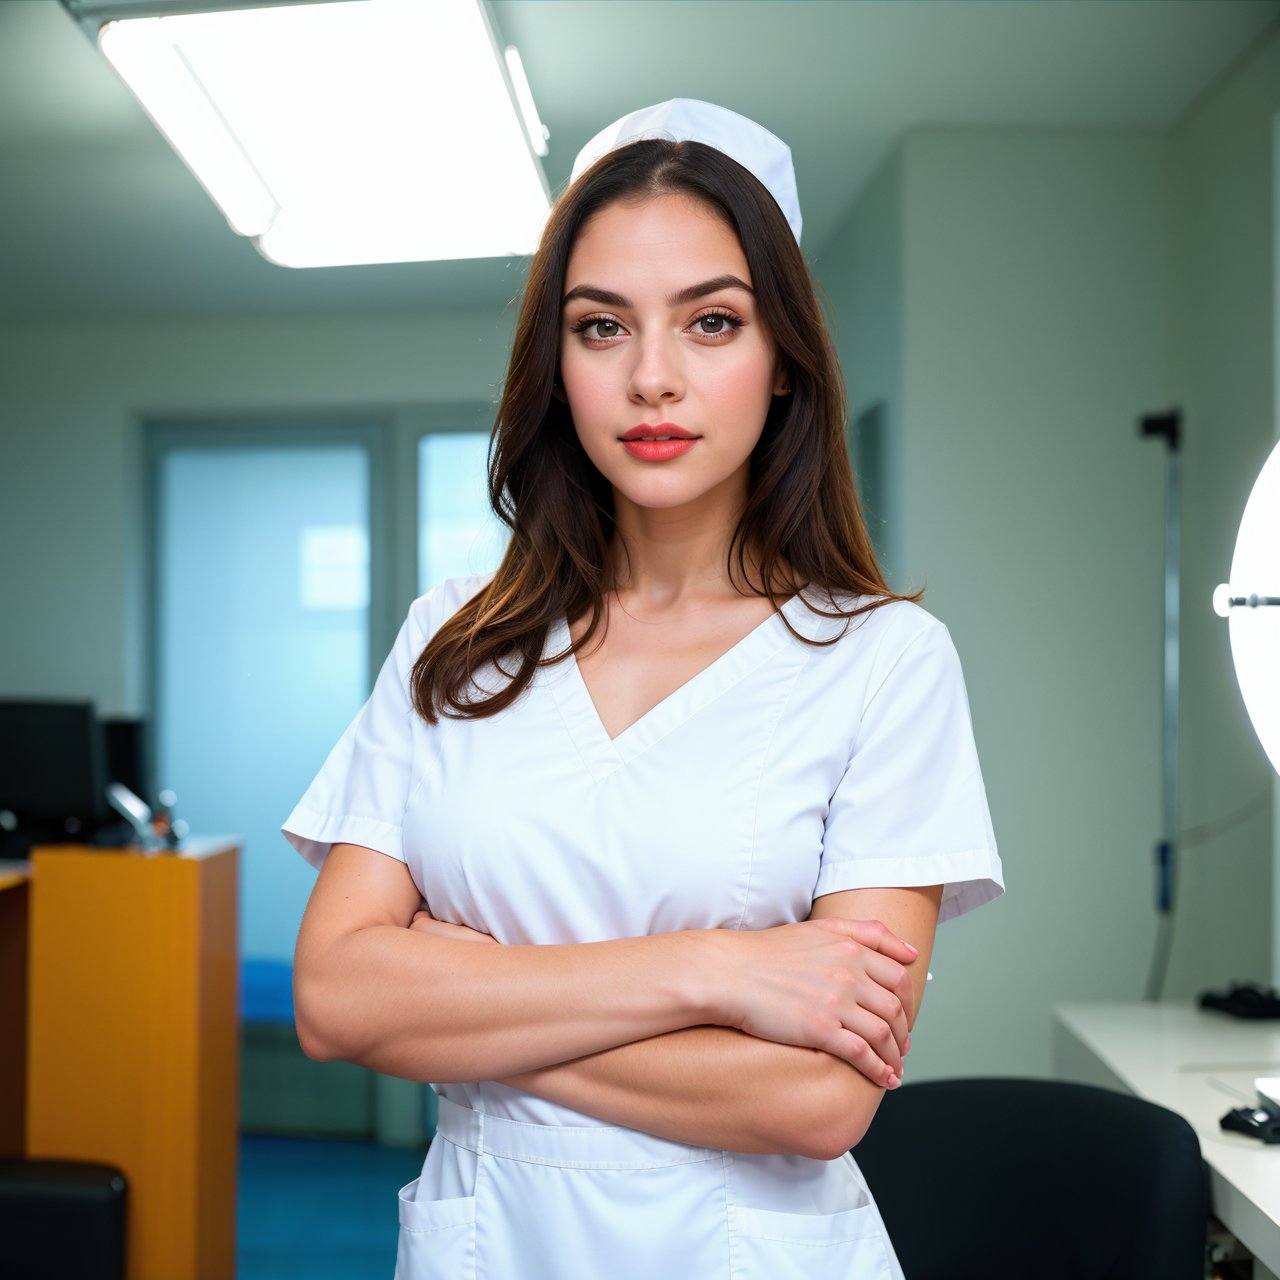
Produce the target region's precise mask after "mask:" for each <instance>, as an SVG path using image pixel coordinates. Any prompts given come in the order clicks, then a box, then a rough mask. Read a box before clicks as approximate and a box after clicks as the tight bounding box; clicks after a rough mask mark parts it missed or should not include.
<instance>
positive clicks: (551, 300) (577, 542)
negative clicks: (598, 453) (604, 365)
mask: <svg viewBox="0 0 1280 1280" xmlns="http://www.w3.org/2000/svg"><path fill="white" fill-rule="evenodd" d="M658 195H685V196H691V197H693V198H694V199H696V200H699V201H701V202H702V203H703V204H704V205H706V206H707V207H708V208H710V209H711V210H712V211H713V212H715V213H716V214H717V215H718V216H719V217H721V218H722V219H723V220H724V221H725V222H726V223H727V224H728V225H729V226H730V227H731V228H732V229H733V231H734V232H735V233H736V234H737V237H738V240H739V242H740V243H741V245H742V248H743V252H744V255H745V257H746V260H747V265H748V267H749V268H750V271H751V283H752V286H753V288H754V289H755V294H756V303H757V307H758V311H759V314H760V316H761V318H762V320H763V322H764V324H765V326H766V328H767V330H768V332H769V333H770V334H771V335H772V337H773V339H774V341H775V342H776V344H777V348H778V355H779V357H780V359H781V360H782V361H783V362H784V366H785V367H786V368H787V369H788V370H789V372H790V375H791V376H790V383H791V387H792V391H791V394H790V395H788V396H778V397H775V398H774V400H773V402H772V405H771V406H770V408H769V411H768V414H767V416H766V418H765V424H764V429H763V432H762V434H761V436H760V440H759V443H758V444H757V445H756V448H755V450H754V451H753V453H752V455H751V459H750V462H749V466H748V474H749V480H748V497H747V502H746V506H745V508H744V510H743V512H742V515H741V517H740V519H739V521H738V524H737V528H736V530H735V532H734V536H733V540H732V542H731V543H730V548H729V564H728V570H729V575H730V580H731V581H732V582H734V585H735V587H736V588H737V589H738V590H739V592H740V593H741V594H743V595H755V596H767V597H768V599H769V600H770V602H771V603H772V604H773V606H774V608H775V609H777V608H778V607H779V605H780V604H781V603H783V602H785V600H786V598H787V597H788V596H791V595H794V594H795V592H796V591H798V590H800V589H801V588H802V587H804V586H805V585H806V584H810V583H812V584H813V586H814V587H815V588H819V589H825V591H826V593H827V595H828V597H829V602H830V604H831V607H832V612H830V613H828V612H827V611H826V610H825V609H814V612H817V613H821V614H822V615H823V616H824V617H832V618H837V617H843V618H846V619H853V618H855V617H857V616H858V615H859V614H862V613H866V612H868V611H869V610H871V609H875V608H879V607H880V606H882V605H884V604H887V603H888V602H889V601H891V600H910V601H912V602H917V601H919V599H920V598H921V596H922V595H923V591H919V592H916V593H915V594H914V595H895V594H894V593H893V592H891V591H890V590H889V588H888V587H887V586H886V585H885V581H884V577H883V575H882V574H881V572H880V568H879V565H878V564H877V562H876V556H875V551H874V548H873V547H872V544H871V539H870V537H869V536H868V534H867V528H866V524H865V523H864V521H863V518H862V512H861V509H860V508H859V505H858V494H857V489H856V488H855V486H854V482H853V472H852V470H851V469H850V465H849V458H848V454H847V452H846V450H845V442H844V432H845V421H846V418H847V415H848V405H847V401H846V395H845V387H844V378H843V376H842V374H841V371H840V365H839V361H838V360H837V358H836V353H835V348H834V347H833V345H832V342H831V338H830V336H829V335H828V332H827V327H826V324H825V321H824V318H823V314H822V310H821V307H820V306H819V303H818V299H817V295H816V293H815V290H814V286H813V282H812V280H811V278H810V275H809V269H808V267H807V265H806V263H805V260H804V258H803V256H802V255H801V252H800V246H799V244H798V243H797V242H796V238H795V236H794V234H793V233H792V231H791V228H790V226H789V225H788V223H787V220H786V218H785V217H784V216H783V213H782V210H781V209H780V208H779V207H778V204H777V202H776V201H775V200H774V198H773V196H772V195H770V193H769V191H768V189H767V188H766V187H765V186H764V185H763V184H762V183H761V182H760V181H759V179H757V178H756V177H755V175H754V174H752V173H751V172H750V171H749V170H747V169H745V168H743V166H741V165H740V164H738V163H737V161H735V160H732V159H730V158H729V157H728V156H726V155H725V154H724V153H723V152H721V151H718V150H716V149H715V148H713V147H709V146H706V145H704V144H703V143H700V142H670V141H664V140H661V139H645V140H643V141H638V142H633V143H630V144H628V145H626V146H624V147H620V148H618V149H617V150H615V151H612V152H610V153H609V154H607V155H605V156H602V157H601V158H600V159H599V160H597V161H596V162H595V164H593V165H592V166H591V167H590V168H589V169H587V170H586V171H585V172H584V173H583V174H581V175H580V176H579V178H578V179H577V181H576V182H574V183H572V185H570V186H569V187H568V188H567V189H566V190H565V191H564V192H563V193H562V194H561V195H560V197H559V198H558V199H557V201H556V203H555V206H554V207H553V209H552V211H551V215H550V217H549V218H548V220H547V223H546V226H545V227H544V229H543V232H542V238H541V241H540V243H539V245H538V249H537V252H536V253H535V254H534V256H533V261H532V264H531V265H530V268H529V275H528V279H527V281H526V283H525V288H524V293H523V297H522V300H521V304H520V314H519V320H518V322H517V325H516V331H515V339H514V341H513V343H512V348H511V360H510V363H509V365H508V368H507V376H506V380H505V382H504V384H503V392H502V398H501V401H500V403H499V406H498V414H497V419H496V422H495V424H494V428H493V434H492V436H491V438H490V442H489V500H490V503H491V505H492V507H493V509H494V511H495V512H496V514H497V515H498V517H499V519H501V520H502V522H503V523H504V524H506V525H507V526H508V527H509V528H510V530H511V538H510V542H509V543H508V546H507V549H506V553H505V554H504V556H503V558H502V563H501V564H500V565H499V567H498V570H497V572H496V573H495V575H494V577H493V579H492V581H491V582H490V583H489V584H488V585H487V586H485V587H484V588H483V589H482V590H481V591H479V592H478V593H477V594H476V595H475V596H474V597H473V598H472V599H471V600H469V601H468V602H467V603H466V604H464V605H463V606H462V607H461V608H460V609H459V610H458V611H457V612H456V613H455V614H454V615H453V616H452V617H451V618H449V619H448V620H447V621H446V622H445V623H444V624H443V625H442V626H441V627H440V629H439V630H438V631H437V632H436V634H435V635H434V636H432V637H431V640H430V641H429V643H428V644H427V646H426V648H425V649H423V651H422V653H421V654H420V655H419V657H418V659H417V661H416V662H415V663H414V667H413V671H412V675H411V685H412V691H413V705H414V708H415V710H416V711H417V712H418V714H419V715H421V716H422V717H423V718H424V719H425V720H426V721H428V722H429V723H430V724H435V723H436V722H437V718H438V716H440V715H445V716H449V717H451V718H459V719H462V718H472V717H474V718H480V717H484V716H491V715H495V714H497V713H498V712H499V711H502V710H503V709H504V708H505V707H507V706H509V705H510V704H511V703H512V702H514V701H515V700H516V698H518V697H519V696H520V694H521V693H522V692H523V691H524V690H525V689H526V688H527V687H528V685H529V682H530V681H531V680H532V679H533V676H534V673H535V672H536V670H537V669H538V667H539V666H543V665H551V664H554V663H557V662H563V661H564V660H566V659H567V658H568V656H569V654H570V653H575V654H576V652H577V650H578V649H579V648H580V647H582V646H583V645H585V644H586V643H587V642H588V641H589V640H590V639H591V638H592V636H593V635H594V634H595V632H596V629H597V628H598V627H599V625H600V624H601V622H602V620H604V619H605V612H604V594H605V591H606V590H607V587H608V583H607V581H606V575H607V573H608V554H609V546H610V542H611V540H612V539H613V537H614V533H615V522H614V514H613V492H612V489H611V488H610V486H609V483H608V482H607V481H606V480H605V478H604V477H603V476H602V475H601V474H600V472H599V471H598V470H597V469H596V467H595V465H594V464H593V463H592V462H591V460H590V459H589V458H588V457H587V454H586V452H585V451H584V450H583V448H582V446H581V444H580V443H579V442H578V438H577V434H576V432H575V431H574V427H573V419H572V417H571V416H570V413H569V406H568V404H567V403H565V402H564V401H563V400H562V399H560V398H558V397H557V395H555V394H554V392H555V391H556V390H558V389H559V388H558V376H557V374H558V365H559V351H560V326H561V295H562V294H563V292H564V285H565V273H566V270H567V267H568V262H569V256H570V253H571V251H572V249H573V245H574V242H575V240H576V238H577V236H578V233H579V232H580V230H581V229H582V227H583V226H584V225H585V224H586V222H587V220H588V219H589V218H590V217H591V216H592V215H593V214H595V213H597V212H599V211H600V210H601V209H603V208H605V207H606V206H607V205H610V204H613V203H614V202H616V201H624V202H627V203H635V204H639V203H642V202H643V201H645V200H647V199H650V198H652V197H654V196H658ZM621 550H622V551H623V553H624V554H625V547H622V548H621ZM748 551H750V552H751V553H752V554H753V556H754V558H755V561H756V567H757V568H758V569H759V575H760V579H761V581H760V582H759V583H753V582H751V581H750V576H749V574H748V569H747V557H748ZM735 561H736V566H737V576H736V577H735V575H734V567H735ZM739 583H741V584H742V585H739ZM836 593H843V594H848V595H853V596H862V597H867V599H865V600H863V601H860V602H859V603H858V606H857V607H856V608H853V609H851V610H843V609H841V608H840V606H839V604H838V603H837V602H836V601H835V599H834V598H833V597H834V595H835V594H836ZM806 603H807V604H808V605H809V607H810V608H811V609H813V605H812V603H810V602H808V601H806ZM824 603H826V601H824ZM587 609H590V611H591V623H590V626H589V627H588V628H587V631H586V633H585V635H584V636H583V637H582V639H581V640H579V641H578V643H577V644H571V645H570V647H569V648H568V649H566V650H565V651H564V652H563V653H560V654H555V655H552V656H550V657H548V658H546V659H543V657H542V653H543V648H544V646H545V644H546V638H547V633H548V630H549V628H550V627H551V626H552V624H553V623H555V622H558V621H559V620H561V619H562V618H563V619H569V620H572V619H574V618H577V617H579V616H580V615H581V614H582V613H583V612H584V611H585V610H587ZM781 616H782V618H783V621H784V623H785V624H786V626H787V629H788V630H790V631H791V633H792V634H793V635H794V636H796V638H797V639H798V640H801V641H803V642H804V643H807V644H831V643H834V640H835V639H838V638H839V636H836V637H834V638H833V639H829V640H825V641H821V640H809V639H808V638H807V637H805V636H802V635H800V634H799V633H798V632H796V630H795V628H794V627H792V626H791V623H790V622H789V621H788V620H787V617H786V615H785V614H782V615H781ZM847 629H848V623H846V625H845V628H844V630H847ZM840 634H841V635H843V634H844V631H843V630H842V631H841V633H840ZM500 660H501V661H500ZM486 663H493V664H494V666H495V667H497V669H498V671H500V672H501V674H502V675H503V676H505V677H506V679H507V683H506V684H505V686H504V687H502V688H501V690H500V691H498V692H496V693H494V692H493V691H492V690H491V689H487V688H484V687H481V686H480V685H479V684H477V683H476V682H475V680H474V678H473V676H474V673H476V672H478V671H479V670H480V669H481V668H482V667H483V666H484V665H485V664H486ZM486 683H488V682H486ZM477 695H479V696H477Z"/></svg>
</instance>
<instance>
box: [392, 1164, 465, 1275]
mask: <svg viewBox="0 0 1280 1280" xmlns="http://www.w3.org/2000/svg"><path fill="white" fill-rule="evenodd" d="M417 1190H418V1179H417V1178H415V1179H414V1180H413V1181H412V1182H411V1183H409V1185H408V1186H406V1187H401V1188H400V1193H399V1199H400V1239H399V1243H398V1244H397V1246H396V1274H395V1280H473V1277H474V1276H475V1273H476V1198H475V1196H459V1197H457V1198H456V1199H453V1200H415V1199H414V1196H415V1194H416V1193H417Z"/></svg>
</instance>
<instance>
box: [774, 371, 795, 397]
mask: <svg viewBox="0 0 1280 1280" xmlns="http://www.w3.org/2000/svg"><path fill="white" fill-rule="evenodd" d="M773 394H774V395H775V396H788V395H790V394H791V373H790V371H789V370H788V369H786V368H784V367H783V366H782V365H779V366H778V369H777V372H776V373H775V374H774V377H773Z"/></svg>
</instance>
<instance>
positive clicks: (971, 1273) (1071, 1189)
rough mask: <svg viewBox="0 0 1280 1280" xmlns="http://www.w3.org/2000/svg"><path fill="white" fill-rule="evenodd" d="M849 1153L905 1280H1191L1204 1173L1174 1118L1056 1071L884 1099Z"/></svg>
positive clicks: (1188, 1135)
mask: <svg viewBox="0 0 1280 1280" xmlns="http://www.w3.org/2000/svg"><path fill="white" fill-rule="evenodd" d="M853 1156H854V1159H855V1160H857V1162H858V1166H859V1168H861V1169H862V1171H863V1174H864V1175H865V1177H866V1179H867V1183H868V1185H869V1186H870V1188H871V1193H872V1195H873V1196H874V1197H875V1199H876V1202H877V1203H878V1204H879V1206H880V1212H881V1214H882V1215H883V1217H884V1221H885V1225H886V1227H887V1228H888V1231H889V1236H890V1238H891V1239H892V1240H893V1243H894V1247H895V1249H896V1250H897V1253H898V1257H899V1260H900V1261H901V1263H902V1268H903V1271H904V1272H905V1273H906V1276H907V1280H1202V1278H1203V1276H1204V1253H1205V1236H1206V1229H1207V1221H1208V1214H1209V1182H1208V1174H1207V1171H1206V1169H1205V1166H1204V1163H1203V1161H1202V1160H1201V1157H1200V1144H1199V1141H1198V1140H1197V1138H1196V1135H1195V1131H1194V1130H1193V1129H1192V1128H1191V1126H1190V1125H1189V1124H1188V1123H1187V1122H1186V1121H1185V1120H1184V1119H1183V1118H1182V1117H1181V1116H1179V1115H1175V1114H1174V1113H1173V1112H1172V1111H1167V1110H1165V1108H1163V1107H1159V1106H1156V1105H1155V1104H1154V1103H1150V1102H1145V1101H1143V1100H1142V1099H1140V1098H1134V1097H1130V1096H1129V1095H1128V1094H1122V1093H1114V1092H1112V1091H1111V1090H1108V1089H1097V1088H1094V1087H1092V1086H1090V1085H1080V1084H1068V1083H1066V1082H1063V1081H1057V1080H1015V1079H974V1080H937V1081H927V1082H924V1083H921V1084H909V1085H904V1086H903V1087H902V1088H901V1089H897V1090H895V1091H894V1092H892V1093H890V1094H888V1095H886V1097H885V1098H884V1100H883V1101H882V1102H881V1104H880V1110H879V1111H878V1112H877V1114H876V1118H875V1120H874V1121H873V1122H872V1125H871V1129H870V1131H869V1132H868V1134H867V1135H866V1137H865V1138H864V1139H863V1140H862V1142H861V1143H859V1145H858V1146H857V1147H856V1148H855V1149H854V1152H853Z"/></svg>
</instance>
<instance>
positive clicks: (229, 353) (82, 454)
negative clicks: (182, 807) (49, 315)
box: [0, 312, 513, 715]
mask: <svg viewBox="0 0 1280 1280" xmlns="http://www.w3.org/2000/svg"><path fill="white" fill-rule="evenodd" d="M512 323H513V319H512V316H511V315H510V313H504V314H496V313H488V312H486V313H484V314H482V315H467V314H457V313H450V314H448V315H437V314H423V315H417V314H377V315H346V316H325V317H281V318H275V319H264V318H251V319H248V318H246V319H223V320H205V321H198V322H197V321H190V320H184V321H173V322H157V323H128V324H126V323H115V324H93V325H29V326H20V327H10V328H0V539H2V541H0V545H2V546H3V554H0V601H3V610H4V615H5V617H6V618H7V619H8V620H9V622H8V625H6V626H4V627H0V693H6V694H26V693H29V694H33V695H51V696H61V697H86V698H93V699H94V700H95V701H96V702H97V704H98V709H99V711H100V713H102V714H106V715H110V714H129V713H138V712H144V711H146V710H147V707H146V696H147V695H146V689H147V681H146V670H145V664H146V662H147V656H148V655H147V648H146V646H147V627H148V622H147V602H146V600H145V598H144V596H145V588H144V579H143V569H144V566H145V564H146V549H145V545H144V528H143V510H142V504H143V499H144V457H143V447H142V428H141V426H140V425H139V423H140V421H141V420H143V419H146V418H157V417H173V418H181V419H198V418H202V417H204V418H210V419H214V420H217V419H219V418H224V419H227V420H235V421H243V420H246V419H255V418H260V419H263V420H270V419H295V420H301V421H305V420H307V419H309V418H311V419H317V420H321V419H332V418H334V417H347V418H352V417H360V416H361V415H362V414H364V415H368V416H371V417H374V418H378V419H384V420H387V421H388V422H389V426H390V430H391V433H392V436H393V448H392V452H391V457H390V460H389V461H390V466H391V468H392V471H393V474H392V475H391V476H389V477H388V481H389V483H390V485H391V486H392V487H393V488H394V489H395V492H396V495H397V497H398V499H399V502H398V517H399V527H398V529H397V533H396V537H395V538H394V540H393V544H394V545H393V546H392V547H391V553H392V564H391V571H390V577H391V590H390V592H389V599H388V601H387V608H386V613H387V616H386V617H384V618H381V619H375V623H374V625H375V630H376V631H377V632H378V633H379V634H380V637H381V639H380V640H379V636H378V635H375V638H374V641H375V642H374V648H375V650H378V649H380V651H381V652H382V653H385V651H386V649H387V648H389V647H390V644H391V640H392V638H393V637H394V634H395V629H396V627H397V626H398V625H399V623H400V622H401V621H402V620H403V616H404V609H405V608H406V607H407V605H408V601H409V599H411V598H412V596H413V595H414V594H416V585H415V580H414V572H415V569H414V565H413V563H412V556H413V554H414V547H415V545H416V537H417V534H416V530H415V528H414V501H415V492H416V490H415V485H416V476H415V466H416V454H415V447H416V436H417V433H418V432H419V431H420V430H421V429H423V427H424V426H426V425H427V424H431V425H433V426H445V427H448V426H456V425H463V426H470V427H471V428H472V429H484V430H487V429H488V428H489V427H491V426H492V421H493V414H492V411H491V410H490V409H489V408H487V406H489V405H491V404H492V403H493V402H494V401H495V400H496V396H497V384H498V382H499V380H500V379H501V378H502V377H503V376H504V374H505V371H506V359H507V354H508V352H509V349H510V344H511V326H512ZM455 406H456V407H455ZM463 418H465V421H463V420H462V419H463ZM210 607H211V608H216V607H217V602H216V601H210ZM375 669H376V667H375Z"/></svg>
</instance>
